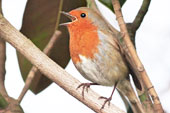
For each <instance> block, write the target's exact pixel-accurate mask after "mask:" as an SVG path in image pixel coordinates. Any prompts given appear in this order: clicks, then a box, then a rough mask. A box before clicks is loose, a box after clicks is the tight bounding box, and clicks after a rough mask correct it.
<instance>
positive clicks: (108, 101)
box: [99, 96, 112, 110]
mask: <svg viewBox="0 0 170 113" xmlns="http://www.w3.org/2000/svg"><path fill="white" fill-rule="evenodd" d="M99 99H105V101H104V103H103V105H102V107H101V108H100V110H102V109H104V107H105V105H106V103H108V106H110V101H111V100H112V98H111V97H109V98H107V97H103V96H101V97H99Z"/></svg>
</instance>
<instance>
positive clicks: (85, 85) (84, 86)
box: [77, 83, 99, 98]
mask: <svg viewBox="0 0 170 113" xmlns="http://www.w3.org/2000/svg"><path fill="white" fill-rule="evenodd" d="M91 85H99V84H97V83H81V84H80V85H79V86H78V87H77V89H78V88H80V87H83V90H82V96H83V98H84V90H85V89H86V91H87V92H88V88H90V86H91Z"/></svg>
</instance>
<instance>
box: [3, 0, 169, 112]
mask: <svg viewBox="0 0 170 113" xmlns="http://www.w3.org/2000/svg"><path fill="white" fill-rule="evenodd" d="M26 2H27V0H3V2H2V9H3V13H4V16H5V18H6V19H7V20H8V21H9V22H10V23H11V24H12V25H13V26H15V28H17V29H18V30H20V28H21V24H22V17H23V13H24V8H25V5H26ZM97 4H98V7H99V9H100V10H101V12H102V13H103V12H104V13H103V14H104V16H105V17H106V18H107V20H108V21H109V22H110V23H111V24H112V25H113V26H114V27H115V28H116V29H119V27H118V24H117V22H116V20H115V15H114V14H113V13H112V12H111V11H110V10H109V9H107V8H106V7H104V6H103V5H102V4H100V3H99V2H97ZM141 4H142V0H127V2H126V3H125V4H124V6H123V7H122V12H123V16H124V19H125V21H126V22H131V21H133V19H134V18H135V15H136V13H137V12H138V10H139V8H140V6H141ZM169 4H170V1H169V0H163V1H162V2H161V1H158V0H153V1H151V4H150V8H149V11H148V13H147V14H146V16H145V18H144V21H143V23H142V25H141V26H140V28H139V30H138V31H137V34H136V47H137V52H138V55H139V57H140V59H141V60H142V62H143V64H144V66H145V68H146V71H147V73H148V75H149V77H150V79H151V81H152V83H153V85H154V87H155V89H156V91H157V93H158V95H159V97H160V100H161V102H162V105H163V108H164V109H165V111H166V112H167V113H170V107H169V106H170V96H169V95H170V14H169V11H170V7H169ZM66 71H67V72H68V73H70V74H71V75H73V76H74V77H75V78H77V79H79V80H80V81H81V82H87V80H85V79H84V78H83V77H82V76H81V75H80V74H79V73H78V72H77V70H76V69H75V67H74V65H73V63H72V61H71V60H70V62H69V64H68V65H67V67H66ZM5 86H6V88H7V92H8V94H9V95H10V96H11V97H13V98H16V99H17V98H18V96H19V94H20V92H21V90H22V88H23V87H24V82H23V80H22V78H21V75H20V71H19V65H18V62H17V56H16V50H15V49H14V48H13V47H12V46H11V45H10V44H7V62H6V80H5ZM91 88H92V89H93V90H95V91H96V92H98V93H99V94H100V95H102V96H107V97H108V96H110V94H111V91H112V88H110V87H102V86H92V87H91ZM85 96H86V95H85ZM112 103H113V104H115V105H116V106H118V107H119V108H121V109H123V110H125V107H124V104H123V103H122V101H121V99H120V97H119V95H118V93H117V92H115V93H114V96H113V99H112ZM21 106H22V108H23V109H24V111H25V113H55V112H61V113H68V112H71V113H79V112H81V113H93V111H92V110H90V109H89V108H87V107H86V106H85V105H83V104H82V103H81V102H79V101H78V100H76V99H75V98H74V97H72V96H70V95H69V94H68V93H67V92H65V91H64V90H63V89H61V88H60V87H59V86H57V85H56V84H54V83H53V84H51V85H50V86H49V87H48V88H47V89H45V90H43V91H42V92H41V93H39V94H37V95H34V94H33V93H32V92H31V91H28V92H27V94H26V96H25V97H24V99H23V101H22V103H21Z"/></svg>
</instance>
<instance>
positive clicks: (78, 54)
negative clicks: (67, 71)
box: [61, 7, 143, 113]
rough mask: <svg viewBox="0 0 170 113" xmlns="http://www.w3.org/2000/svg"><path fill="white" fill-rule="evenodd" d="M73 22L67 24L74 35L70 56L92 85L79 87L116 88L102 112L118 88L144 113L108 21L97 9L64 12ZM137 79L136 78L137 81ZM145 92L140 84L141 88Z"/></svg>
mask: <svg viewBox="0 0 170 113" xmlns="http://www.w3.org/2000/svg"><path fill="white" fill-rule="evenodd" d="M62 13H63V14H64V15H66V16H67V17H68V18H70V19H71V20H72V21H71V22H67V23H63V24H61V25H65V26H67V28H68V31H69V34H70V42H69V44H70V45H69V49H70V56H71V59H72V61H73V63H74V65H75V67H76V68H77V70H78V71H79V72H80V73H81V75H82V76H83V77H84V78H86V79H87V80H89V81H91V82H92V83H82V84H80V85H79V86H78V88H80V87H83V90H82V95H83V97H84V90H85V89H88V88H89V87H90V86H91V85H103V86H114V88H113V91H112V93H111V96H110V97H109V98H106V97H100V99H105V101H104V104H103V105H102V107H101V109H103V108H104V106H105V104H106V103H108V104H109V103H110V101H111V100H112V95H113V92H114V90H115V88H117V89H118V90H119V91H120V92H122V93H123V94H124V95H126V96H127V97H128V99H129V101H130V103H131V105H132V109H133V110H135V111H137V112H138V113H140V112H141V113H143V110H142V109H141V104H140V102H139V101H138V99H137V97H136V95H135V93H134V90H133V88H132V86H131V84H130V80H129V68H128V66H127V63H126V61H125V60H124V58H123V55H122V53H121V50H120V46H119V44H118V42H117V39H116V34H114V33H113V32H112V31H111V30H110V29H109V27H108V25H107V23H106V22H105V21H104V19H103V18H102V17H101V16H100V15H99V14H98V13H97V12H95V11H94V10H92V9H90V8H87V7H80V8H77V9H74V10H72V11H70V12H69V13H67V12H62ZM135 79H136V78H135ZM137 86H138V88H139V89H141V86H140V85H137Z"/></svg>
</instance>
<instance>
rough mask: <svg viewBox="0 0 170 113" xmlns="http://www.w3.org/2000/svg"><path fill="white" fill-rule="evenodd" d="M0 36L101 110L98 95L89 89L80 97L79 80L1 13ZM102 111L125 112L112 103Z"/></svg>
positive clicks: (40, 68)
mask: <svg viewBox="0 0 170 113" xmlns="http://www.w3.org/2000/svg"><path fill="white" fill-rule="evenodd" d="M0 37H2V38H3V39H4V40H5V41H7V42H9V43H10V44H11V45H13V46H14V47H15V48H16V49H17V50H18V51H19V52H20V53H21V54H23V55H24V56H25V57H26V58H27V59H28V60H29V61H30V62H31V63H32V64H33V65H35V66H36V67H37V68H38V69H39V70H40V71H41V72H42V73H43V74H44V75H45V76H46V77H48V78H49V79H51V80H52V81H54V82H55V83H56V84H58V85H59V86H60V87H62V88H63V89H64V90H65V91H67V92H68V93H69V94H70V95H72V96H74V97H75V98H76V99H78V100H79V101H81V102H82V103H84V104H85V105H87V106H88V107H89V108H91V109H92V110H94V111H95V112H101V111H100V108H101V107H102V105H103V102H104V100H99V99H98V98H99V95H98V94H97V93H95V92H94V91H93V90H91V89H89V91H88V93H86V94H85V98H83V97H82V95H81V92H82V88H80V89H78V90H76V88H77V86H78V85H80V82H79V81H78V80H77V79H75V78H74V77H72V76H71V75H70V74H68V73H67V72H66V71H65V70H64V69H63V68H61V67H60V66H59V65H57V64H56V63H55V62H54V61H52V60H51V59H50V58H48V57H47V56H46V55H45V54H44V53H43V52H41V51H40V50H39V49H38V48H37V47H36V46H35V45H34V44H33V43H32V42H31V41H30V40H29V39H28V38H26V37H25V36H24V35H23V34H21V33H20V32H19V31H18V30H16V29H15V28H14V27H13V26H12V25H11V24H10V23H9V22H8V21H7V20H6V19H5V18H4V17H2V15H1V16H0ZM102 113H125V112H124V111H122V110H120V109H119V108H117V107H116V106H114V105H113V104H110V107H105V109H103V110H102Z"/></svg>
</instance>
